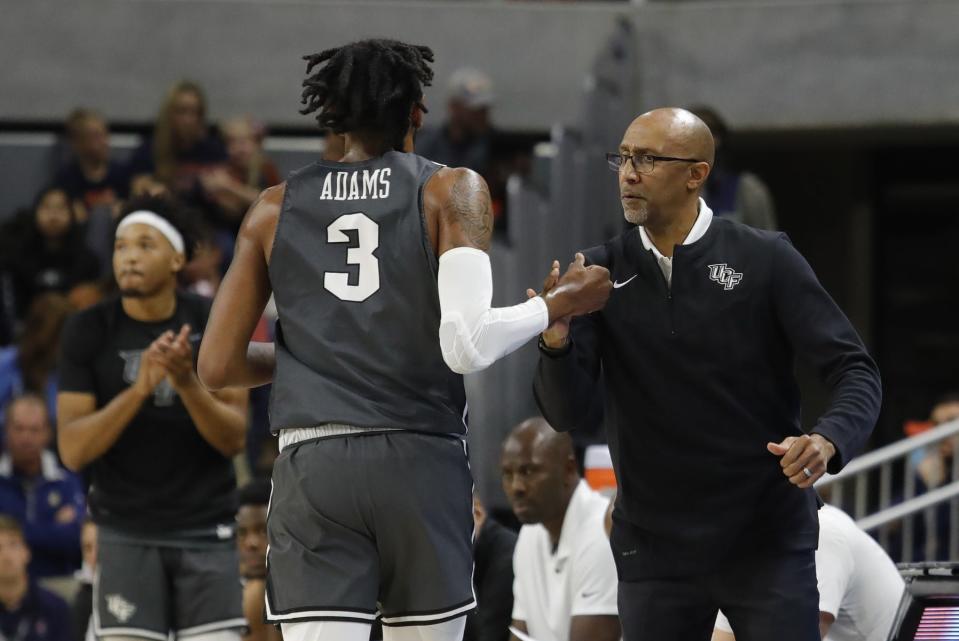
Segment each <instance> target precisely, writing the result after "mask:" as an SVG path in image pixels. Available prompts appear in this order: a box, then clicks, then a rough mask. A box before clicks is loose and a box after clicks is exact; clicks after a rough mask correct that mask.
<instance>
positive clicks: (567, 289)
mask: <svg viewBox="0 0 959 641" xmlns="http://www.w3.org/2000/svg"><path fill="white" fill-rule="evenodd" d="M612 291H613V282H612V281H611V280H609V270H608V269H606V268H605V267H600V266H599V265H590V266H589V267H587V266H586V258H585V256H583V255H582V254H580V253H577V254H576V258H575V259H574V260H573V262H571V263H570V264H569V267H567V268H566V273H565V274H563V275H562V276H561V277H560V279H559V280H558V281H557V283H556V286H555V287H553V289H552V290H550V292H549V293H548V294H546V296H545V298H546V304H547V306H549V307H550V317H549V318H550V322H552V321H554V320H556V319H558V318H563V317H565V316H581V315H583V314H590V313H592V312H595V311H598V310H600V309H602V308H603V307H604V306H605V305H606V301H607V300H609V294H610V292H612ZM551 303H552V304H551Z"/></svg>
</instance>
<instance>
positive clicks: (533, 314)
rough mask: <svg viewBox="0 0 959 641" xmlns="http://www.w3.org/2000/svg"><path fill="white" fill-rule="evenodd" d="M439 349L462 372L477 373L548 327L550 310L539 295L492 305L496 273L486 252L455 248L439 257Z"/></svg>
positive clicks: (449, 362) (450, 363) (448, 362)
mask: <svg viewBox="0 0 959 641" xmlns="http://www.w3.org/2000/svg"><path fill="white" fill-rule="evenodd" d="M438 286H439V293H440V311H441V313H442V317H441V319H440V347H441V348H442V350H443V360H444V361H446V364H447V365H449V367H450V369H451V370H453V371H454V372H456V373H458V374H469V373H470V372H478V371H479V370H481V369H485V368H487V367H489V366H490V365H492V364H493V363H494V362H495V361H496V360H497V359H499V358H501V357H503V356H506V355H507V354H509V353H510V352H512V351H514V350H516V349H517V348H519V347H520V346H522V345H523V343H525V342H526V341H528V340H529V339H531V338H532V337H534V336H536V335H537V334H539V333H540V332H542V331H543V330H545V329H546V327H547V325H548V324H549V310H548V309H547V308H546V301H544V300H543V299H542V297H540V296H536V297H535V298H531V299H530V300H528V301H526V302H525V303H520V304H519V305H513V306H512V307H497V308H495V309H491V308H490V305H491V304H492V301H493V272H492V269H491V268H490V262H489V256H487V255H486V252H483V251H480V250H478V249H474V248H472V247H457V248H455V249H451V250H449V251H447V252H446V253H444V254H443V255H442V256H440V269H439V277H438Z"/></svg>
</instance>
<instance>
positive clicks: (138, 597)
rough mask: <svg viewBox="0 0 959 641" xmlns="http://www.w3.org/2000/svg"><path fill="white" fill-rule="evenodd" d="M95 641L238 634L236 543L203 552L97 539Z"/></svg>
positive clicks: (239, 597)
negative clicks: (108, 637) (113, 638)
mask: <svg viewBox="0 0 959 641" xmlns="http://www.w3.org/2000/svg"><path fill="white" fill-rule="evenodd" d="M93 589H94V591H93V603H94V605H93V623H94V630H95V631H96V635H97V638H102V637H105V636H129V637H139V638H144V639H156V641H167V639H168V638H169V634H170V632H173V633H174V634H175V635H176V636H177V637H188V636H190V635H195V634H203V633H207V632H213V631H217V630H231V629H232V630H242V629H245V628H246V619H244V618H243V594H242V587H241V585H240V574H239V563H238V560H237V553H236V541H234V540H232V539H230V540H227V541H223V542H221V543H216V544H211V545H206V546H204V547H178V546H171V545H160V546H158V545H152V544H138V543H133V542H126V541H124V542H122V543H121V542H117V541H113V540H110V541H103V539H101V540H100V542H99V546H98V569H97V577H96V581H95V582H94V586H93Z"/></svg>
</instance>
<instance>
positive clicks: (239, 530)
mask: <svg viewBox="0 0 959 641" xmlns="http://www.w3.org/2000/svg"><path fill="white" fill-rule="evenodd" d="M269 503H270V482H269V481H267V480H262V479H261V480H255V481H251V482H250V483H248V484H246V485H244V486H243V487H242V488H240V509H239V511H238V512H237V513H236V544H237V548H238V549H239V554H240V578H241V579H242V580H243V615H244V616H245V617H246V621H247V624H248V626H249V628H248V631H247V634H246V635H244V637H243V641H280V640H281V639H282V638H283V636H282V635H281V634H280V630H279V628H278V627H277V626H273V625H268V624H267V623H266V622H265V621H266V619H265V618H264V603H265V601H264V598H265V594H266V511H267V506H268V505H269Z"/></svg>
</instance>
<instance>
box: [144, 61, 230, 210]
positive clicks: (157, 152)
mask: <svg viewBox="0 0 959 641" xmlns="http://www.w3.org/2000/svg"><path fill="white" fill-rule="evenodd" d="M206 111H207V109H206V97H205V96H204V94H203V90H202V89H201V88H200V87H199V85H197V84H195V83H193V82H190V81H187V80H183V81H180V82H178V83H176V84H175V85H173V87H171V88H170V91H169V92H168V93H167V96H166V99H165V100H164V101H163V105H162V107H161V108H160V115H159V117H158V118H157V122H156V126H155V128H154V131H153V136H152V137H150V138H149V139H147V140H146V141H145V142H144V143H143V144H142V145H141V146H140V148H139V149H137V151H136V152H135V153H134V155H133V158H132V159H131V160H130V174H131V176H132V177H133V178H134V179H137V178H138V177H140V176H142V175H151V176H153V177H154V179H155V180H156V181H158V182H160V183H162V184H164V185H166V186H167V187H168V188H169V189H170V191H171V193H172V194H173V195H174V196H176V197H178V198H180V199H181V200H183V201H184V202H186V203H189V204H191V205H203V204H206V203H205V202H204V198H203V190H202V188H201V186H200V181H199V177H200V175H201V174H202V173H204V172H207V171H211V170H212V169H214V168H216V167H218V166H220V165H223V164H224V163H225V162H226V150H225V149H224V148H223V143H222V142H221V141H220V139H219V138H217V137H216V136H215V135H213V133H212V132H211V131H210V129H209V127H208V126H207V122H206ZM132 188H133V185H132V184H131V190H132ZM151 193H152V192H151Z"/></svg>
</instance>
